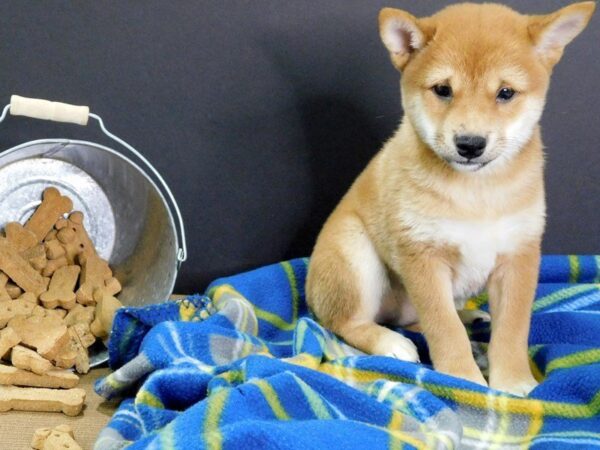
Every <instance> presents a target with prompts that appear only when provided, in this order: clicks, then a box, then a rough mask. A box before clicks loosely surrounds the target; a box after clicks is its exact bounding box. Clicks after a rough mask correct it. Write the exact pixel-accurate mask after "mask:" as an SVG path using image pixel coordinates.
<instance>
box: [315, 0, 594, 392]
mask: <svg viewBox="0 0 600 450" xmlns="http://www.w3.org/2000/svg"><path fill="white" fill-rule="evenodd" d="M594 7H595V4H594V3H593V2H583V3H576V4H573V5H570V6H567V7H565V8H563V9H560V10H559V11H556V12H555V13H552V14H548V15H537V16H527V15H521V14H519V13H517V12H515V11H513V10H511V9H510V8H508V7H506V6H502V5H498V4H471V3H463V4H457V5H453V6H450V7H447V8H445V9H443V10H442V11H440V12H438V13H437V14H435V15H433V16H431V17H426V18H415V17H413V16H412V15H410V14H409V13H407V12H404V11H400V10H396V9H389V8H386V9H383V10H382V11H381V13H380V15H379V27H380V35H381V39H382V41H383V43H384V44H385V46H386V47H387V49H388V50H389V53H390V57H391V61H392V64H393V65H394V66H395V67H396V69H398V70H399V71H400V72H401V73H402V79H401V83H400V86H401V93H402V107H403V109H404V114H405V115H404V119H403V121H402V124H401V125H400V127H399V128H398V130H397V132H396V134H395V135H394V136H393V137H392V138H391V139H390V140H389V141H388V142H387V143H386V144H385V146H384V147H383V149H382V150H381V151H380V152H379V153H378V154H377V155H376V156H375V157H374V158H373V160H372V161H371V162H370V163H369V165H368V166H367V168H366V169H365V170H364V171H363V172H362V174H361V175H360V176H359V177H358V179H357V180H356V181H355V182H354V184H353V185H352V187H351V188H350V190H349V191H348V193H347V194H346V195H345V196H344V198H343V199H342V200H341V202H340V203H339V205H338V206H337V208H336V209H335V211H334V212H333V213H332V214H331V216H330V217H329V219H328V220H327V222H326V223H325V225H324V227H323V229H322V231H321V233H320V235H319V237H318V240H317V243H316V246H315V248H314V252H313V254H312V258H311V262H310V267H309V272H308V278H307V286H306V292H307V298H308V302H309V305H310V307H311V309H312V311H313V312H314V314H315V315H316V317H317V318H318V320H319V321H320V322H322V323H323V324H324V325H325V326H326V327H328V328H329V329H331V330H332V331H333V332H335V333H336V334H338V335H339V336H340V337H342V338H343V339H344V340H345V341H346V342H348V343H349V344H351V345H353V346H354V347H356V348H358V349H360V350H362V351H364V352H367V353H370V354H377V355H389V356H392V357H395V358H399V359H403V360H407V361H417V360H418V355H417V352H416V348H415V346H414V344H413V343H412V342H411V341H410V340H409V339H407V338H405V337H403V336H402V335H400V334H398V333H395V332H393V331H392V330H390V329H389V328H386V327H384V326H382V325H380V324H387V325H393V326H406V325H409V324H411V323H416V322H418V323H419V326H420V328H421V329H422V331H423V333H424V335H425V338H426V339H427V343H428V345H429V351H430V354H431V358H432V361H433V364H434V367H435V369H436V370H439V371H440V372H444V373H447V374H450V375H453V376H457V377H462V378H465V379H467V380H470V381H473V382H475V383H479V384H482V385H486V380H485V379H484V377H483V376H482V374H481V372H480V370H479V368H478V367H477V365H476V364H475V361H474V358H473V356H472V353H471V346H470V343H469V339H468V337H467V333H466V331H465V328H464V326H463V324H462V322H461V320H460V319H461V314H460V313H459V311H458V310H461V309H462V308H463V306H464V303H465V300H466V299H468V298H469V297H471V296H473V295H476V294H479V293H480V292H482V291H483V290H484V289H487V291H488V293H489V303H490V312H491V320H492V337H491V342H490V346H489V360H490V375H489V385H490V386H491V387H492V388H495V389H500V390H504V391H507V392H510V393H513V394H517V395H526V394H527V393H528V392H529V391H530V390H531V389H533V388H534V387H535V386H536V384H537V383H536V381H535V379H534V378H533V376H532V374H531V371H530V368H529V359H528V353H527V339H528V334H529V322H530V316H531V306H532V301H533V298H534V294H535V288H536V285H537V278H538V269H539V262H540V241H541V238H542V233H543V230H544V224H545V199H544V179H543V166H544V156H543V151H542V141H541V138H540V127H539V124H538V122H539V120H540V116H541V114H542V109H543V107H544V102H545V96H546V92H547V90H548V84H549V82H550V74H551V72H552V68H553V66H554V65H555V64H556V63H557V62H558V61H559V59H560V58H561V55H562V53H563V49H564V47H565V46H566V45H567V44H568V43H569V42H570V41H571V40H572V39H573V38H575V37H576V36H577V35H578V34H579V33H580V32H581V31H582V30H583V29H584V28H585V26H586V25H587V23H588V21H589V20H590V17H591V15H592V13H593V11H594Z"/></svg>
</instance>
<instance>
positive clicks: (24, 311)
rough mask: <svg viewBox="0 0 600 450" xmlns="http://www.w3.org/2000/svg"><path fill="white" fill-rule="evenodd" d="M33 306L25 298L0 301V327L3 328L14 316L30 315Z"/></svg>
mask: <svg viewBox="0 0 600 450" xmlns="http://www.w3.org/2000/svg"><path fill="white" fill-rule="evenodd" d="M35 306H36V305H34V304H33V303H31V302H28V301H26V300H9V301H7V302H0V328H4V327H5V326H6V324H7V323H8V322H9V321H10V320H12V319H13V318H14V317H17V316H30V315H31V314H32V313H33V310H34V308H35ZM15 331H16V330H15ZM17 334H18V333H17Z"/></svg>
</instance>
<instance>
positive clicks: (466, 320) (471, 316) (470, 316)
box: [457, 309, 492, 325]
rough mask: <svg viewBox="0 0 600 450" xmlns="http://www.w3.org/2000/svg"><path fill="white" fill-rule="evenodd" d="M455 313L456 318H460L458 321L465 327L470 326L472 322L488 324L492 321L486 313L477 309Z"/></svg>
mask: <svg viewBox="0 0 600 450" xmlns="http://www.w3.org/2000/svg"><path fill="white" fill-rule="evenodd" d="M457 312H458V317H460V321H461V322H462V323H463V324H465V325H471V324H472V323H473V322H477V321H479V320H480V321H483V322H490V321H491V320H492V318H491V316H490V315H489V314H488V313H486V312H485V311H481V310H479V309H463V310H459V311H457Z"/></svg>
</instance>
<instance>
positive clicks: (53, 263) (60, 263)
mask: <svg viewBox="0 0 600 450" xmlns="http://www.w3.org/2000/svg"><path fill="white" fill-rule="evenodd" d="M68 265H69V262H68V261H67V258H66V256H61V257H59V258H56V259H50V260H48V262H47V263H46V267H44V270H42V275H44V276H45V277H51V276H52V275H54V272H56V271H57V270H58V269H60V268H61V267H64V266H68Z"/></svg>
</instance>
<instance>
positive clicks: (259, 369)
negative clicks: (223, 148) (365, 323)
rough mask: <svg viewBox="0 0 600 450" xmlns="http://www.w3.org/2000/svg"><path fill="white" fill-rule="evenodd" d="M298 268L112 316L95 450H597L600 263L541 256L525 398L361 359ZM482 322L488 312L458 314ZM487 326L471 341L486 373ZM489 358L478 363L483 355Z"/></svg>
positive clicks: (480, 301)
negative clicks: (314, 304) (313, 298)
mask: <svg viewBox="0 0 600 450" xmlns="http://www.w3.org/2000/svg"><path fill="white" fill-rule="evenodd" d="M307 266H308V260H307V259H297V260H292V261H287V262H283V263H280V264H275V265H271V266H267V267H263V268H260V269H257V270H254V271H251V272H247V273H244V274H240V275H236V276H232V277H228V278H223V279H219V280H216V281H215V282H213V283H212V284H211V285H210V286H209V288H208V289H207V291H206V294H205V295H194V296H190V297H189V298H187V299H185V300H181V301H176V302H167V303H164V304H159V305H152V306H146V307H141V308H133V307H127V308H123V309H122V310H120V311H119V312H118V313H117V316H116V318H115V322H114V325H113V333H112V338H111V341H110V344H109V354H110V365H111V368H113V370H114V372H113V373H112V374H110V375H108V376H107V377H105V378H103V379H100V380H98V381H97V383H96V391H97V392H98V393H99V394H100V395H102V396H104V397H106V398H115V397H117V398H123V399H124V400H123V401H122V403H121V405H120V407H119V409H118V410H117V412H116V413H115V415H114V416H113V418H112V420H111V421H110V423H109V424H108V426H107V427H106V428H105V429H104V430H103V431H102V432H101V434H100V435H99V437H98V440H97V443H96V446H95V448H96V449H97V450H109V449H111V450H112V449H120V448H124V447H126V446H127V447H128V448H131V449H138V448H139V449H141V448H156V449H162V448H165V449H166V448H169V449H170V448H178V449H204V448H209V449H261V450H266V449H271V448H275V449H276V448H281V449H320V448H327V449H363V448H369V449H384V448H385V449H387V448H423V449H430V448H440V449H452V448H486V449H487V448H497V449H500V448H502V449H505V448H508V449H510V448H515V449H516V448H530V447H531V448H557V447H559V446H560V447H561V448H593V447H600V284H598V283H599V282H600V258H599V257H597V256H558V255H556V256H554V255H553V256H544V257H543V259H542V267H541V271H540V284H539V286H538V290H537V294H536V301H535V303H534V306H533V318H532V326H531V333H530V339H529V343H530V356H531V365H532V368H533V372H534V375H535V376H536V378H538V381H541V383H540V385H539V386H538V387H537V388H536V389H534V391H532V393H531V394H530V396H529V397H528V398H518V397H514V396H511V395H508V394H506V393H502V392H498V391H494V390H491V389H488V388H485V387H482V386H479V385H476V384H473V383H470V382H467V381H465V380H461V379H457V378H454V377H450V376H447V375H443V374H440V373H438V372H436V371H434V370H432V367H431V366H430V365H429V359H428V355H427V347H426V343H425V341H424V339H423V337H422V336H421V335H418V334H416V333H408V332H404V331H402V330H397V331H399V332H403V333H405V334H406V335H407V336H408V337H410V338H411V339H413V340H414V341H415V343H416V344H417V346H418V347H419V353H420V355H421V356H422V359H421V360H422V363H420V364H416V363H408V362H404V361H399V360H395V359H392V358H388V357H382V356H369V355H365V354H364V353H362V352H360V351H358V350H356V349H354V348H352V347H350V346H348V345H346V344H345V343H344V342H342V341H341V340H339V339H338V338H337V337H336V336H335V335H333V334H332V333H330V332H329V331H328V330H326V329H324V328H323V327H321V326H320V325H319V324H318V323H317V322H315V321H314V320H313V319H312V318H311V316H310V314H309V312H308V310H307V307H306V302H305V298H304V281H305V277H306V270H307ZM467 307H469V308H472V309H481V310H484V311H485V310H487V296H486V295H485V294H484V295H481V296H479V297H477V298H473V299H471V300H470V301H469V302H467ZM489 331H490V330H489V324H487V323H476V324H474V325H473V326H472V327H469V329H468V332H469V335H470V338H471V341H472V343H473V347H474V349H475V351H476V353H477V351H479V352H480V354H476V357H477V361H478V363H479V364H480V365H481V366H482V368H483V369H485V367H486V365H487V361H486V358H485V353H484V351H485V349H486V348H487V342H488V341H489ZM481 352H483V353H481Z"/></svg>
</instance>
